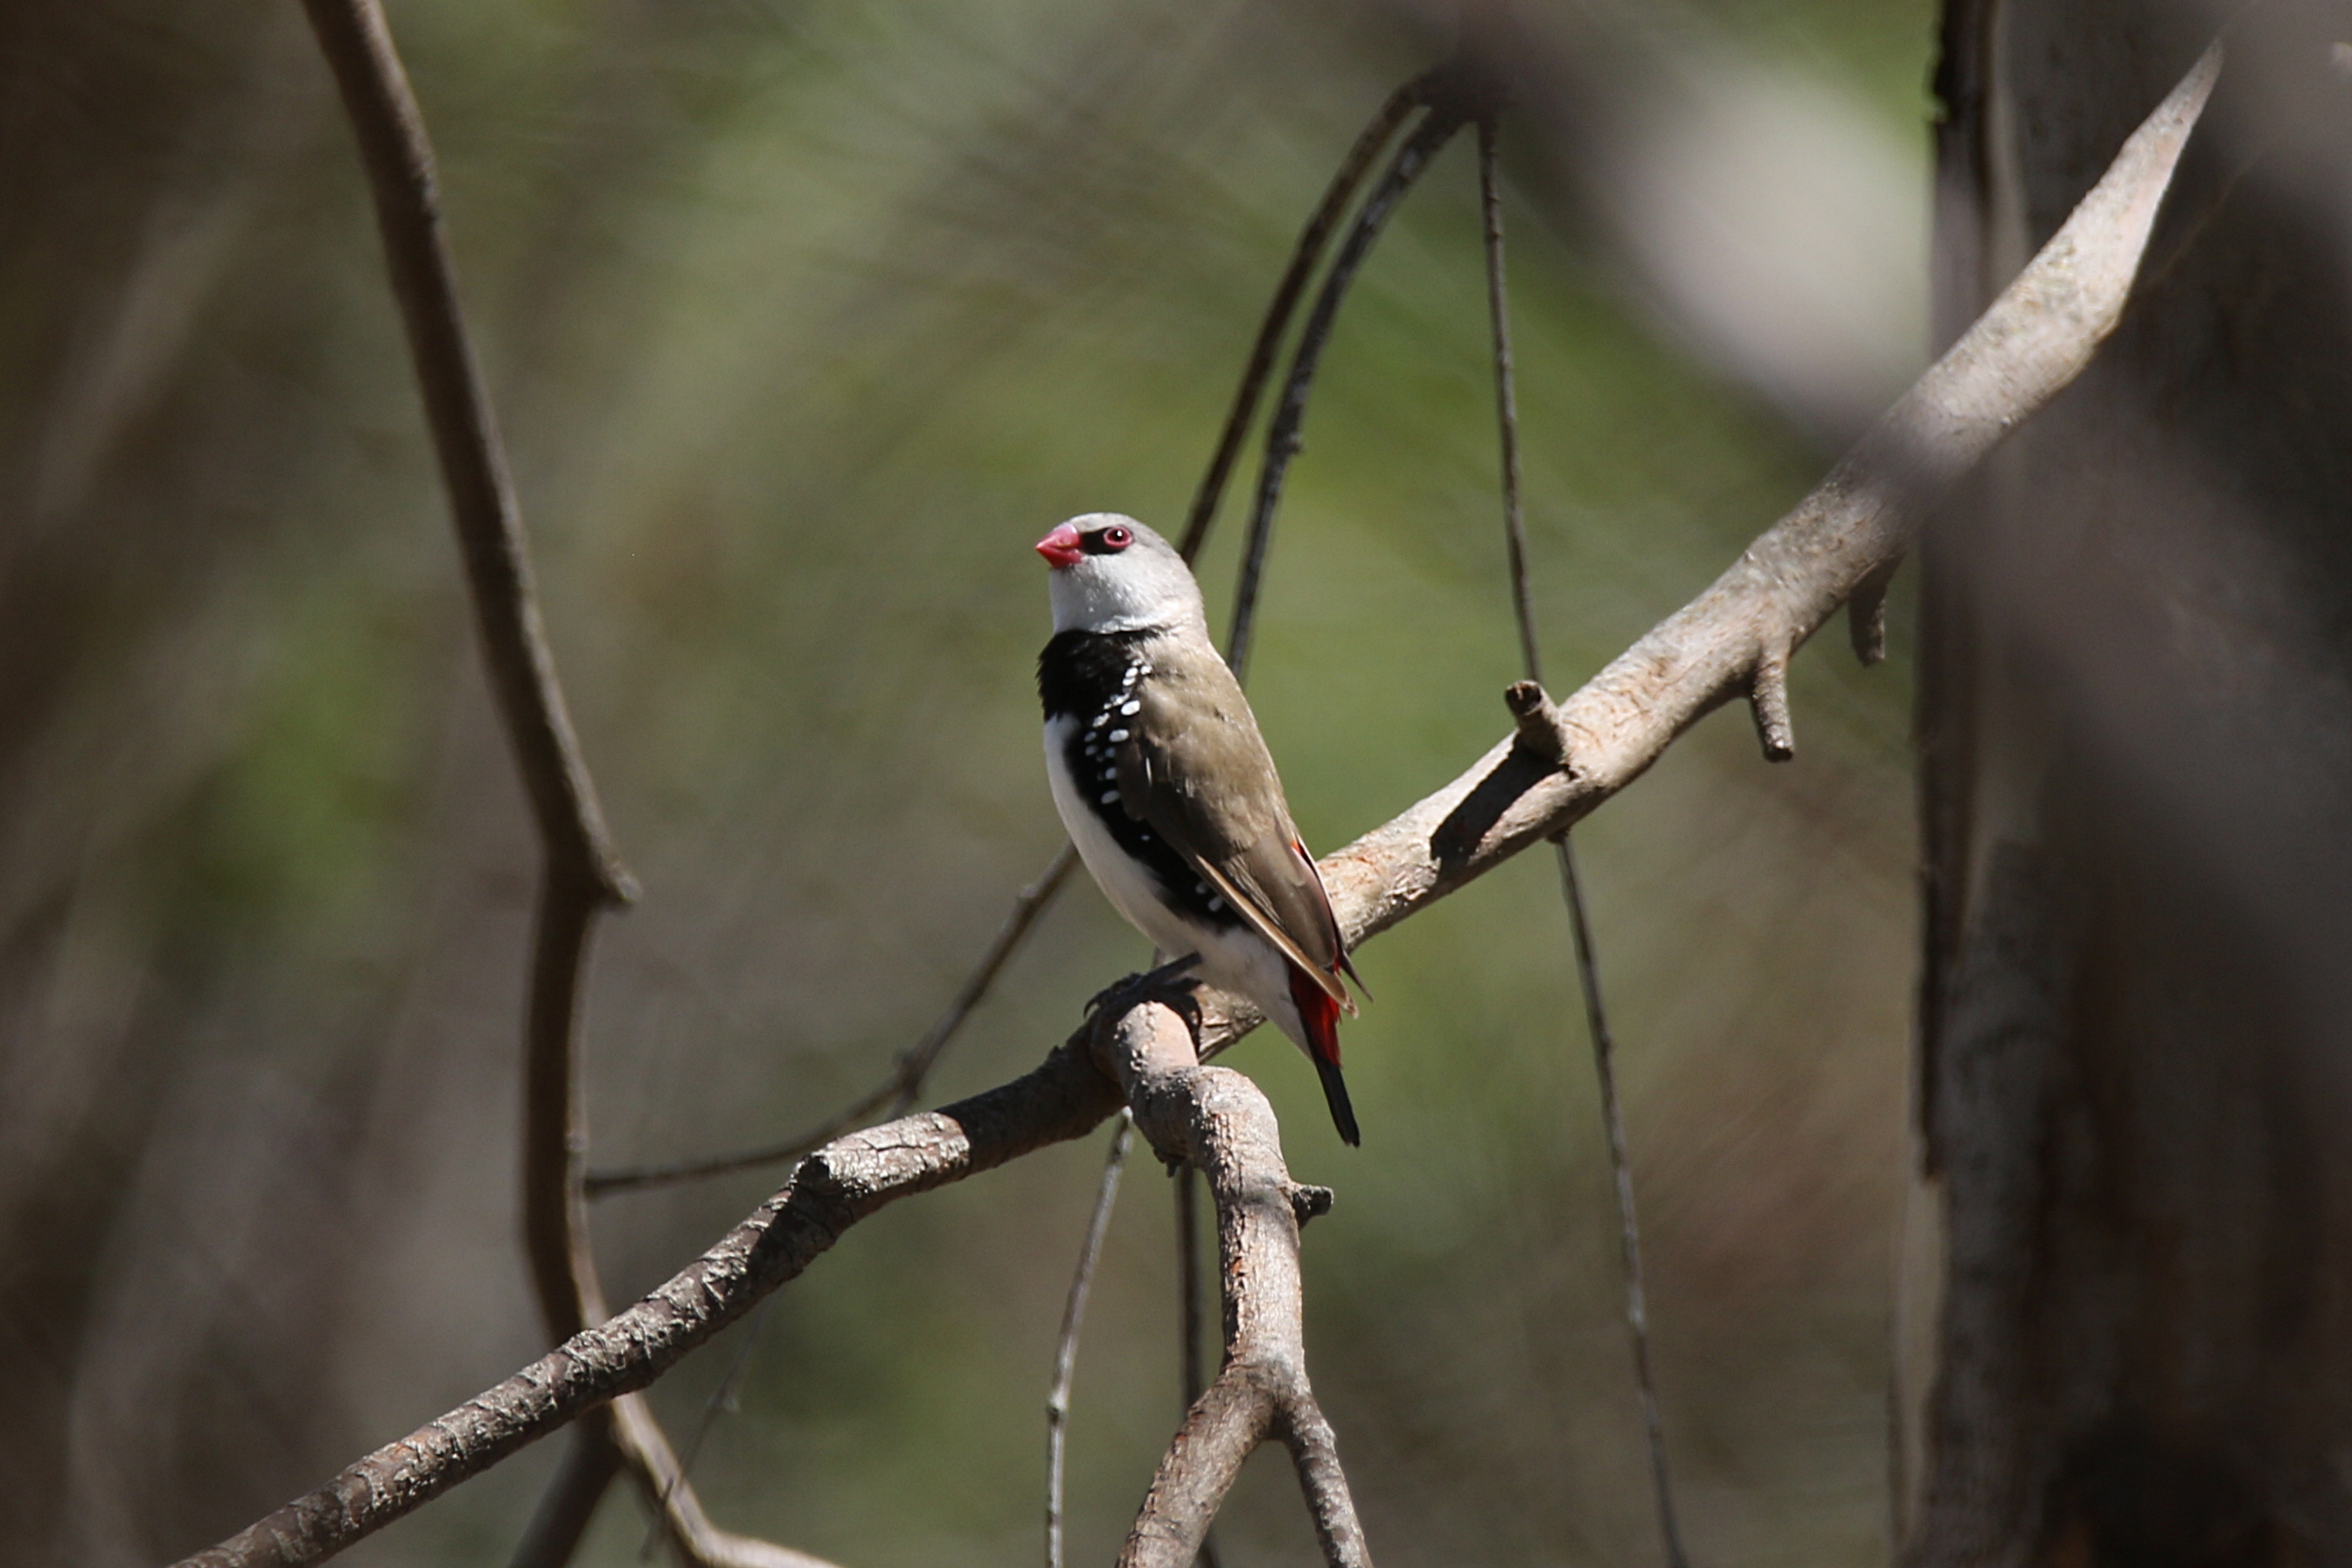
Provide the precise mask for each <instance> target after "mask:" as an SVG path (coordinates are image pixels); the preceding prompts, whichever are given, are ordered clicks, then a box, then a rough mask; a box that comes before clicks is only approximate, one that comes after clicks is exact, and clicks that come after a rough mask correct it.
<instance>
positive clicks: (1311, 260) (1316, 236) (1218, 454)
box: [1178, 73, 1433, 561]
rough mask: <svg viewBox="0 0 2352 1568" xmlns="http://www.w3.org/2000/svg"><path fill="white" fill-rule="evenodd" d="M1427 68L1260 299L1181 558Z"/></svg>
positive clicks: (1380, 118) (1338, 174)
mask: <svg viewBox="0 0 2352 1568" xmlns="http://www.w3.org/2000/svg"><path fill="white" fill-rule="evenodd" d="M1432 79H1433V73H1431V74H1424V75H1422V76H1417V77H1415V78H1413V79H1412V80H1411V81H1409V82H1406V83H1405V84H1404V85H1403V86H1402V87H1400V88H1398V89H1396V90H1395V91H1394V92H1391V94H1389V96H1388V99H1387V100H1386V101H1385V102H1383V103H1382V104H1381V107H1380V110H1379V111H1378V112H1377V113H1375V114H1374V115H1373V116H1372V118H1371V120H1370V121H1369V122H1367V123H1366V125H1365V126H1364V129H1363V130H1362V131H1361V132H1359V133H1358V135H1357V137H1356V142H1355V145H1354V146H1352V147H1350V148H1349V149H1348V155H1347V157H1345V158H1344V159H1342V160H1340V163H1339V169H1338V170H1337V171H1335V172H1334V173H1333V174H1332V175H1331V183H1330V184H1328V185H1326V186H1324V188H1323V199H1322V200H1321V201H1319V202H1318V203H1317V204H1316V205H1315V210H1314V211H1313V212H1312V213H1310V214H1308V215H1307V226H1305V227H1304V228H1302V229H1300V230H1299V231H1298V243H1297V245H1295V246H1293V247H1291V252H1290V264H1289V265H1288V266H1287V267H1286V268H1283V272H1282V281H1281V282H1279V283H1277V284H1276V285H1275V289H1274V298H1273V299H1272V300H1268V301H1267V302H1266V307H1265V319H1264V320H1263V321H1260V322H1259V323H1258V329H1257V341H1256V342H1253V343H1252V344H1250V353H1249V362H1248V363H1246V364H1245V365H1244V367H1243V369H1242V380H1241V384H1240V385H1239V386H1238V387H1236V388H1234V404H1233V407H1232V409H1231V410H1230V411H1228V412H1227V414H1226V415H1225V426H1224V429H1223V432H1221V433H1220V434H1219V436H1218V437H1217V449H1216V451H1215V453H1214V454H1213V456H1212V457H1211V458H1209V467H1208V470H1207V472H1205V473H1203V474H1202V476H1201V488H1200V489H1197V490H1195V491H1194V492H1193V493H1192V511H1191V513H1190V514H1188V515H1187V516H1186V518H1185V520H1184V537H1183V542H1182V543H1181V544H1180V545H1179V546H1178V549H1180V550H1181V552H1183V555H1184V559H1185V560H1187V561H1190V560H1192V558H1193V557H1194V556H1196V555H1198V554H1199V553H1200V552H1201V546H1202V544H1203V543H1205V542H1207V541H1208V537H1209V525H1210V524H1211V523H1212V522H1213V521H1215V519H1216V515H1217V502H1218V501H1219V500H1223V497H1224V493H1225V480H1226V479H1229V478H1230V477H1231V476H1232V474H1233V469H1234V459H1235V458H1238V457H1240V456H1241V450H1242V443H1243V442H1244V440H1246V439H1247V438H1248V437H1249V427H1250V421H1251V420H1252V419H1254V418H1255V417H1256V416H1257V402H1258V399H1259V398H1260V397H1261V396H1263V395H1265V384H1266V380H1267V378H1268V377H1269V376H1271V375H1272V374H1274V356H1275V353H1276V351H1277V350H1278V349H1280V348H1281V346H1282V334H1283V333H1284V332H1285V331H1288V330H1289V327H1290V316H1291V312H1292V311H1294V310H1297V308H1298V297H1299V296H1300V295H1301V294H1303V293H1304V292H1306V289H1307V279H1309V278H1311V277H1313V276H1314V274H1315V264H1316V263H1317V262H1318V261H1320V260H1321V259H1322V258H1323V247H1324V245H1325V244H1326V243H1327V242H1328V241H1329V239H1330V237H1331V231H1332V229H1334V228H1335V227H1337V226H1339V218H1340V216H1341V215H1342V214H1344V213H1345V212H1346V211H1347V210H1348V203H1349V200H1350V199H1351V198H1352V197H1353V196H1354V195H1355V194H1356V187H1357V186H1358V185H1360V184H1363V180H1364V174H1365V171H1367V170H1368V169H1370V167H1371V166H1372V160H1373V159H1374V158H1376V157H1378V156H1380V152H1381V148H1383V147H1385V146H1387V145H1388V144H1389V138H1391V136H1394V135H1395V134H1396V132H1397V127H1398V126H1400V125H1402V124H1403V123H1404V122H1405V120H1406V117H1407V116H1409V115H1411V114H1412V111H1413V110H1415V109H1417V108H1419V107H1420V106H1421V104H1422V102H1423V100H1424V99H1425V98H1426V97H1427V95H1428V92H1429V88H1430V85H1431V82H1432Z"/></svg>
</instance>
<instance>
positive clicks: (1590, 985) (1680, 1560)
mask: <svg viewBox="0 0 2352 1568" xmlns="http://www.w3.org/2000/svg"><path fill="white" fill-rule="evenodd" d="M1568 837H1569V836H1568V835H1567V834H1565V833H1563V834H1561V835H1560V836H1559V839H1558V840H1557V841H1556V843H1555V845H1554V847H1555V848H1557V849H1558V851H1559V887H1560V893H1561V896H1562V897H1563V898H1565V899H1566V900H1568V909H1569V914H1570V923H1571V924H1572V925H1573V926H1574V928H1575V931H1576V973H1577V978H1578V980H1579V981H1580V983H1581V984H1583V987H1584V1018H1585V1023H1586V1025H1587V1026H1589V1027H1590V1028H1591V1031H1592V1069H1593V1076H1594V1077H1596V1078H1597V1079H1600V1081H1601V1125H1602V1126H1603V1127H1604V1128H1605V1129H1606V1130H1607V1131H1608V1137H1609V1174H1610V1179H1611V1181H1612V1184H1613V1186H1614V1188H1615V1192H1616V1197H1617V1225H1618V1230H1617V1246H1618V1249H1619V1254H1620V1256H1621V1257H1622V1259H1623V1262H1624V1266H1625V1328H1626V1331H1627V1334H1628V1336H1629V1337H1630V1338H1631V1339H1632V1341H1633V1386H1634V1388H1635V1390H1636V1391H1637V1392H1638V1394H1639V1395H1640V1398H1641V1401H1642V1428H1643V1432H1644V1433H1645V1434H1646V1435H1647V1436H1648V1437H1649V1444H1650V1488H1651V1490H1652V1493H1653V1494H1654V1496H1655V1498H1656V1500H1657V1505H1658V1533H1659V1535H1660V1536H1661V1537H1662V1538H1663V1539H1664V1543H1665V1549H1666V1562H1667V1563H1669V1564H1670V1565H1671V1568H1686V1564H1687V1563H1689V1562H1690V1557H1689V1554H1688V1553H1687V1552H1685V1550H1684V1547H1683V1530H1682V1521H1681V1519H1680V1517H1679V1516H1678V1514H1677V1512H1676V1510H1675V1489H1674V1480H1673V1477H1672V1475H1671V1473H1670V1472H1669V1471H1668V1470H1667V1468H1666V1429H1665V1426H1664V1422H1663V1421H1662V1420H1661V1419H1660V1418H1659V1415H1658V1385H1657V1380H1656V1378H1655V1377H1654V1375H1653V1374H1652V1373H1651V1370H1650V1309H1649V1293H1648V1290H1647V1289H1646V1287H1645V1286H1644V1284H1643V1270H1642V1227H1641V1226H1640V1224H1639V1223H1638V1222H1637V1221H1636V1219H1635V1217H1634V1210H1633V1158H1632V1156H1631V1155H1630V1154H1629V1153H1628V1152H1626V1147H1625V1112H1624V1108H1623V1107H1622V1104H1620V1102H1619V1100H1618V1099H1617V1068H1616V1053H1617V1047H1616V1042H1615V1040H1614V1039H1613V1038H1612V1037H1611V1035H1610V1032H1609V1016H1608V1013H1607V1011H1606V1010H1605V1009H1604V1008H1603V1007H1602V1006H1601V974H1600V971H1599V970H1598V968H1597V967H1596V966H1595V964H1594V962H1593V957H1592V922H1591V918H1590V917H1589V916H1588V915H1587V914H1586V912H1585V909H1584V889H1583V887H1582V886H1581V885H1580V883H1579V882H1578V880H1577V877H1576V856H1575V852H1574V851H1573V850H1571V849H1570V847H1569V842H1568Z"/></svg>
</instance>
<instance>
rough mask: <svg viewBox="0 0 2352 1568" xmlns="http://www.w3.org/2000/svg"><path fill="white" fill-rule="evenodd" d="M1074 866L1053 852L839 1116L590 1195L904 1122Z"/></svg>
mask: <svg viewBox="0 0 2352 1568" xmlns="http://www.w3.org/2000/svg"><path fill="white" fill-rule="evenodd" d="M1077 863H1078V852H1077V851H1076V850H1075V849H1073V848H1071V847H1070V846H1069V845H1067V844H1065V845H1063V846H1062V847H1061V848H1059V849H1057V850H1055V852H1054V858H1053V859H1052V860H1051V861H1049V862H1047V864H1046V866H1045V868H1044V869H1043V870H1042V871H1040V872H1039V873H1038V874H1037V879H1036V880H1035V881H1034V882H1032V883H1030V884H1029V885H1028V886H1027V887H1025V888H1024V889H1021V891H1020V892H1019V893H1018V894H1017V895H1016V896H1015V897H1014V898H1013V908H1012V910H1010V911H1008V912H1007V913H1006V915H1005V917H1004V923H1003V925H1001V926H999V927H998V928H997V931H996V935H995V936H994V937H993V938H992V939H991V940H990V942H989V944H988V951H987V952H984V953H982V954H981V957H980V962H979V963H976V964H974V965H973V966H972V970H971V973H969V974H967V975H965V976H964V981H963V984H961V986H959V987H958V988H957V990H956V994H955V998H954V1000H952V1001H950V1003H949V1004H948V1005H947V1010H946V1011H945V1012H943V1013H941V1014H940V1016H938V1017H937V1018H936V1019H934V1020H932V1023H931V1026H930V1027H929V1028H928V1029H926V1030H924V1031H923V1037H922V1038H921V1039H919V1040H918V1041H916V1042H915V1043H914V1045H912V1046H911V1047H908V1049H907V1050H906V1052H905V1053H904V1054H902V1055H901V1056H900V1057H899V1058H898V1063H897V1065H896V1066H894V1067H893V1068H891V1070H890V1076H889V1077H888V1078H887V1079H883V1080H882V1082H881V1083H880V1085H879V1086H877V1088H876V1089H873V1090H872V1091H871V1092H870V1093H868V1094H866V1096H865V1097H864V1098H862V1099H860V1100H856V1102H854V1103H853V1104H851V1105H849V1106H848V1107H846V1108H845V1109H844V1110H838V1111H835V1113H834V1114H833V1115H831V1116H829V1117H827V1118H825V1120H824V1121H821V1122H819V1123H818V1124H817V1125H816V1126H814V1127H812V1128H810V1129H809V1130H808V1131H805V1132H802V1133H800V1134H797V1135H796V1136H794V1137H792V1138H788V1139H786V1140H784V1141H783V1142H781V1143H772V1144H769V1145H767V1146H766V1147H764V1148H759V1149H748V1150H743V1151H740V1152H737V1153H733V1154H719V1155H716V1156H713V1157H711V1158H709V1159H701V1160H679V1161H677V1162H674V1163H670V1164H667V1165H636V1166H631V1167H628V1168H625V1169H623V1170H618V1171H598V1172H595V1173H592V1174H591V1175H590V1176H589V1177H588V1195H589V1196H590V1197H592V1198H601V1197H607V1196H610V1195H611V1194H614V1193H627V1192H636V1191H640V1190H642V1189H644V1188H646V1187H661V1186H669V1185H672V1184H677V1183H679V1182H695V1181H701V1180H703V1179H705V1178H707V1177H711V1176H727V1175H732V1174H734V1173H736V1172H738V1171H753V1170H758V1169H759V1168H761V1166H763V1165H781V1164H784V1163H787V1162H790V1161H793V1160H797V1159H799V1158H801V1157H802V1156H803V1155H804V1154H806V1153H808V1152H810V1151H812V1150H814V1149H819V1148H822V1147H824V1145H825V1144H827V1143H830V1142H833V1141H834V1140H835V1138H838V1137H840V1136H841V1135H842V1134H843V1133H845V1132H847V1131H850V1130H851V1129H853V1128H856V1127H862V1126H864V1125H866V1122H868V1121H872V1120H873V1119H874V1118H875V1117H876V1116H877V1115H878V1114H880V1113H881V1112H882V1111H883V1110H885V1109H887V1110H889V1113H890V1115H892V1116H903V1115H905V1114H906V1113H907V1111H908V1109H909V1108H910V1107H912V1106H913V1104H914V1102H915V1100H916V1099H917V1098H918V1097H919V1096H920V1095H921V1093H922V1092H923V1084H924V1082H925V1080H926V1079H928V1078H929V1076H930V1071H931V1069H932V1068H934V1067H937V1066H938V1065H939V1060H940V1056H941V1055H942V1054H943V1053H945V1051H946V1050H947V1048H948V1047H949V1046H950V1044H952V1043H953V1042H954V1040H955V1037H956V1036H957V1035H958V1034H959V1033H960V1032H961V1030H962V1028H963V1026H964V1025H965V1024H966V1023H967V1022H969V1021H970V1020H971V1016H972V1014H973V1013H974V1012H976V1011H977V1010H978V1009H979V1007H980V1005H981V1003H982V1002H983V1001H984V1000H986V999H987V996H988V994H989V990H990V988H991V987H992V986H993V985H994V984H996V978H997V976H998V975H1000V974H1002V973H1003V972H1004V966H1005V965H1006V964H1008V963H1011V962H1012V961H1013V954H1014V953H1016V952H1019V951H1020V949H1021V944H1022V942H1024V940H1025V939H1026V938H1027V937H1028V935H1029V932H1030V931H1031V929H1032V928H1033V927H1034V926H1035V925H1036V923H1037V921H1038V918H1039V917H1040V916H1041V915H1043V914H1044V913H1045V909H1046V906H1048V905H1049V904H1051V903H1052V902H1053V901H1054V895H1055V894H1056V893H1058V892H1060V891H1061V890H1062V885H1063V884H1064V883H1065V882H1066V881H1067V880H1068V879H1069V876H1070V870H1071V868H1073V867H1075V866H1076V864H1077Z"/></svg>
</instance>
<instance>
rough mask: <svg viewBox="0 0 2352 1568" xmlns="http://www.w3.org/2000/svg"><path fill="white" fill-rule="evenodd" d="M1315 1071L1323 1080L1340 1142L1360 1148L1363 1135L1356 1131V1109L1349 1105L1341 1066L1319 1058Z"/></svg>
mask: <svg viewBox="0 0 2352 1568" xmlns="http://www.w3.org/2000/svg"><path fill="white" fill-rule="evenodd" d="M1315 1071H1316V1073H1317V1075H1318V1076H1319V1077H1320V1078H1321V1079H1323V1098H1324V1100H1326V1101H1327V1102H1328V1104H1329V1105H1330V1107H1331V1124H1332V1125H1333V1126H1335V1127H1337V1128H1338V1129H1339V1142H1342V1143H1345V1144H1346V1145H1348V1147H1349V1148H1350V1149H1354V1148H1359V1147H1360V1146H1361V1145H1362V1143H1363V1142H1364V1138H1363V1134H1362V1133H1360V1132H1358V1131H1356V1108H1355V1107H1354V1106H1352V1105H1350V1104H1349V1103H1348V1080H1347V1079H1345V1078H1342V1077H1341V1076H1340V1075H1339V1063H1338V1062H1327V1061H1324V1060H1322V1059H1321V1058H1317V1059H1316V1063H1315Z"/></svg>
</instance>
